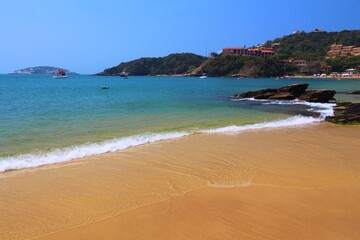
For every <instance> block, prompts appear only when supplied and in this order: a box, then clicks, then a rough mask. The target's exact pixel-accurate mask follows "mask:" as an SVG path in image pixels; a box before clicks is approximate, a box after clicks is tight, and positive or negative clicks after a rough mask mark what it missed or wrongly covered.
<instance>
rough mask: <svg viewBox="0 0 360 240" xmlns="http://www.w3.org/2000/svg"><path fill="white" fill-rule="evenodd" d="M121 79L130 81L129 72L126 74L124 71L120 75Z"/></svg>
mask: <svg viewBox="0 0 360 240" xmlns="http://www.w3.org/2000/svg"><path fill="white" fill-rule="evenodd" d="M120 77H123V78H124V79H128V77H129V74H128V73H127V72H125V71H122V72H121V73H120Z"/></svg>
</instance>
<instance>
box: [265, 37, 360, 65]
mask: <svg viewBox="0 0 360 240" xmlns="http://www.w3.org/2000/svg"><path fill="white" fill-rule="evenodd" d="M273 43H280V46H279V49H278V50H277V51H276V54H277V57H278V58H281V59H286V58H295V59H304V60H308V61H313V60H323V58H324V57H325V56H326V53H327V51H328V50H329V48H330V45H331V44H334V43H337V44H342V45H346V46H360V30H352V31H348V30H345V31H341V32H325V31H324V32H309V33H306V32H299V33H295V34H291V35H288V36H284V37H282V38H276V39H274V40H272V41H267V42H266V43H265V44H264V46H265V47H271V45H272V44H273Z"/></svg>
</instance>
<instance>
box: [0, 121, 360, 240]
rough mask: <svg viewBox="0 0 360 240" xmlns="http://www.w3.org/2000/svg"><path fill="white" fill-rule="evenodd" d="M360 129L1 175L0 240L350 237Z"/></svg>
mask: <svg viewBox="0 0 360 240" xmlns="http://www.w3.org/2000/svg"><path fill="white" fill-rule="evenodd" d="M359 155H360V128H359V127H358V126H336V125H331V124H328V123H319V124H311V125H307V126H303V127H296V128H283V129H272V130H270V129H269V130H256V131H246V132H241V133H237V134H213V135H194V136H190V137H185V138H182V139H178V140H171V141H164V142H160V143H155V144H147V145H143V146H139V147H135V148H131V149H128V150H125V151H119V152H115V153H107V154H102V155H97V156H91V157H87V158H84V159H79V160H76V161H72V162H68V163H63V164H55V165H49V166H44V167H39V168H33V169H26V170H19V171H12V172H6V173H2V174H0V239H33V238H38V239H360V158H359Z"/></svg>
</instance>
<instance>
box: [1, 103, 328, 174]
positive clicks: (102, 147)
mask: <svg viewBox="0 0 360 240" xmlns="http://www.w3.org/2000/svg"><path fill="white" fill-rule="evenodd" d="M255 101H257V100H255ZM264 104H303V105H308V106H309V107H311V108H310V109H309V110H310V111H314V112H318V113H320V117H317V118H316V117H309V116H301V115H297V116H294V117H290V118H287V119H283V120H278V121H272V122H263V123H256V124H250V125H244V126H235V125H233V126H227V127H221V128H216V129H208V130H199V131H188V132H170V133H159V134H154V133H153V134H144V135H136V136H130V137H123V138H117V139H114V140H109V141H103V142H100V143H89V144H83V145H79V146H73V147H68V148H62V149H56V150H53V151H51V152H47V153H30V154H22V155H16V156H9V157H3V158H0V172H5V171H8V170H15V169H23V168H31V167H38V166H42V165H46V164H53V163H59V162H66V161H70V160H73V159H77V158H83V157H86V156H90V155H95V154H101V153H106V152H114V151H117V150H122V149H126V148H129V147H133V146H138V145H142V144H146V143H153V142H158V141H161V140H168V139H175V138H180V137H184V136H188V135H191V134H193V133H222V132H240V131H246V130H253V129H262V128H279V127H290V126H298V125H303V124H309V123H312V122H319V121H323V120H324V119H325V117H326V116H332V115H333V114H334V112H333V106H334V105H335V104H328V103H308V102H302V101H298V100H294V101H271V102H266V103H264Z"/></svg>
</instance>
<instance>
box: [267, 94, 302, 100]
mask: <svg viewBox="0 0 360 240" xmlns="http://www.w3.org/2000/svg"><path fill="white" fill-rule="evenodd" d="M295 98H296V96H295V95H293V94H292V93H291V92H281V93H276V94H275V95H272V96H270V97H269V98H268V99H275V100H293V99H295Z"/></svg>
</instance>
